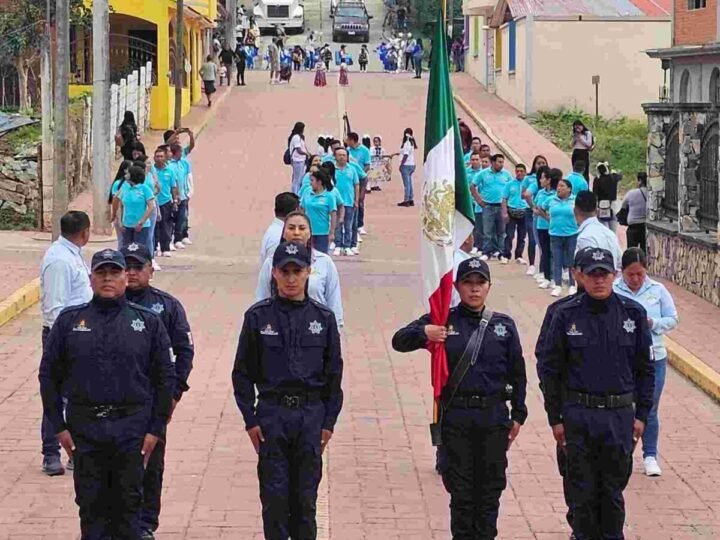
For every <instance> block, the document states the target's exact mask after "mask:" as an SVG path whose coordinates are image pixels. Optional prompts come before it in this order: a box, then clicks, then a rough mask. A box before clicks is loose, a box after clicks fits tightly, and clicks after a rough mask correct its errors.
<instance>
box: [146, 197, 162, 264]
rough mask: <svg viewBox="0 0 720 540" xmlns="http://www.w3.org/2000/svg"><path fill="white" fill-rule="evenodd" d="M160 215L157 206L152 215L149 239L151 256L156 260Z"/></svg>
mask: <svg viewBox="0 0 720 540" xmlns="http://www.w3.org/2000/svg"><path fill="white" fill-rule="evenodd" d="M158 214H159V211H158V207H157V205H155V208H154V209H153V213H152V214H150V235H149V237H148V249H149V250H150V255H152V257H153V258H155V246H157V240H156V239H155V226H156V225H157V219H158Z"/></svg>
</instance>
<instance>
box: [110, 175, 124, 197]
mask: <svg viewBox="0 0 720 540" xmlns="http://www.w3.org/2000/svg"><path fill="white" fill-rule="evenodd" d="M120 182H123V180H122V178H121V179H120V180H115V181H114V182H113V183H112V186H111V187H110V195H113V196H114V195H117V192H118V189H120ZM126 182H127V180H125V182H123V185H125V183H126Z"/></svg>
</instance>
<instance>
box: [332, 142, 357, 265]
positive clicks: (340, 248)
mask: <svg viewBox="0 0 720 540" xmlns="http://www.w3.org/2000/svg"><path fill="white" fill-rule="evenodd" d="M335 161H336V163H337V164H336V165H335V187H336V189H337V190H338V191H339V193H340V196H341V197H342V200H343V204H344V206H345V215H344V217H343V220H342V221H338V224H337V227H336V229H335V244H336V247H335V251H334V252H333V255H335V256H338V255H348V256H352V255H355V252H354V251H353V250H352V235H353V222H354V219H355V211H356V210H357V201H358V197H359V195H360V177H359V176H358V173H357V171H356V169H355V168H354V167H352V166H351V165H350V163H348V155H347V150H345V149H344V148H342V147H340V148H338V149H337V150H335Z"/></svg>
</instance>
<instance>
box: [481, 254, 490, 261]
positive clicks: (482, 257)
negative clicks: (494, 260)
mask: <svg viewBox="0 0 720 540" xmlns="http://www.w3.org/2000/svg"><path fill="white" fill-rule="evenodd" d="M488 259H489V257H488V256H487V255H480V260H481V261H487V260H488Z"/></svg>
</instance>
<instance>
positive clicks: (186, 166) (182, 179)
mask: <svg viewBox="0 0 720 540" xmlns="http://www.w3.org/2000/svg"><path fill="white" fill-rule="evenodd" d="M167 166H168V167H169V168H170V169H171V170H172V171H173V172H174V173H175V179H176V181H177V188H178V195H180V200H181V201H185V200H187V194H188V189H189V187H190V186H189V185H188V175H189V174H190V162H189V161H188V160H187V159H185V158H180V159H178V160H175V159H171V160H170V161H168V164H167Z"/></svg>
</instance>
